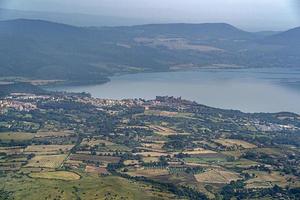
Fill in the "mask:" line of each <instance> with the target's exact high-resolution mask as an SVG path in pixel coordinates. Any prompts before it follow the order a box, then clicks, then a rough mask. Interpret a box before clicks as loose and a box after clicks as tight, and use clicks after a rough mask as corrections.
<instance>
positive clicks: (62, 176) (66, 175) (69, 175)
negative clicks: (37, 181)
mask: <svg viewBox="0 0 300 200" xmlns="http://www.w3.org/2000/svg"><path fill="white" fill-rule="evenodd" d="M29 176H30V177H31V178H44V179H56V180H64V181H74V180H79V179H80V176H79V175H78V174H76V173H74V172H68V171H54V172H38V173H31V174H29Z"/></svg>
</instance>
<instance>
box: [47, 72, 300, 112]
mask: <svg viewBox="0 0 300 200" xmlns="http://www.w3.org/2000/svg"><path fill="white" fill-rule="evenodd" d="M51 90H59V91H68V92H88V93H91V94H92V96H94V97H98V98H112V99H125V98H145V99H153V98H155V96H159V95H169V96H181V97H182V98H184V99H189V100H194V101H196V102H198V103H201V104H205V105H208V106H213V107H218V108H225V109H238V110H241V111H244V112H281V111H290V112H296V113H300V70H299V69H289V70H285V69H283V68H280V69H279V68H276V69H266V68H263V69H205V70H197V71H187V72H164V73H143V74H130V75H122V76H115V77H112V78H111V82H108V83H106V84H102V85H89V86H70V87H55V88H51Z"/></svg>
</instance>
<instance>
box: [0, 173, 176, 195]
mask: <svg viewBox="0 0 300 200" xmlns="http://www.w3.org/2000/svg"><path fill="white" fill-rule="evenodd" d="M0 182H1V183H4V182H5V185H4V188H5V190H7V191H13V192H14V197H15V199H16V200H42V199H55V198H56V199H66V200H67V199H85V200H90V199H105V197H107V199H121V198H122V197H124V198H123V199H145V200H147V199H174V197H173V196H172V195H170V194H168V193H161V192H158V191H157V190H155V191H154V190H153V189H152V188H151V186H147V185H144V184H141V183H135V182H130V181H128V180H126V179H123V178H120V177H115V176H108V177H100V178H99V177H98V176H95V175H83V176H82V179H80V180H78V181H61V180H48V179H31V178H27V177H22V178H12V177H10V178H0ZM78 197H79V198H78Z"/></svg>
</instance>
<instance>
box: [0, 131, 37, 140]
mask: <svg viewBox="0 0 300 200" xmlns="http://www.w3.org/2000/svg"><path fill="white" fill-rule="evenodd" d="M33 137H34V134H33V133H25V132H5V133H0V140H2V141H10V140H15V141H23V140H31V139H32V138H33Z"/></svg>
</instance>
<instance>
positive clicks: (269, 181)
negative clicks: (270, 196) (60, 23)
mask: <svg viewBox="0 0 300 200" xmlns="http://www.w3.org/2000/svg"><path fill="white" fill-rule="evenodd" d="M246 172H247V173H249V174H255V178H252V179H250V180H248V181H246V184H247V185H246V188H271V187H274V186H275V185H279V186H281V187H284V186H286V185H287V179H286V178H285V176H282V175H280V173H279V172H271V173H268V172H261V171H246Z"/></svg>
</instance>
